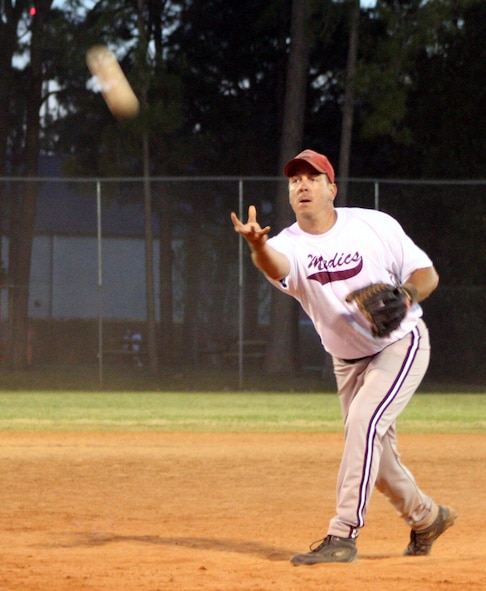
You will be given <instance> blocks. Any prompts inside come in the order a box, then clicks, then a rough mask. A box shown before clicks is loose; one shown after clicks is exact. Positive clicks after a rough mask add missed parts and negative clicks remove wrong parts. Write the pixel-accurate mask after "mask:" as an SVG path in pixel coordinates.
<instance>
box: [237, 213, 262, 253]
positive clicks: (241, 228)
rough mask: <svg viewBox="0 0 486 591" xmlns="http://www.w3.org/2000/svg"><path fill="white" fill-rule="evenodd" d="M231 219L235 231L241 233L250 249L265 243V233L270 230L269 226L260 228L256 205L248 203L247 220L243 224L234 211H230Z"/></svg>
mask: <svg viewBox="0 0 486 591" xmlns="http://www.w3.org/2000/svg"><path fill="white" fill-rule="evenodd" d="M231 221H232V222H233V226H234V228H235V232H238V234H241V235H242V236H243V238H245V240H246V241H247V242H248V244H249V245H250V247H251V248H252V249H257V250H258V248H259V247H261V246H263V245H264V244H265V242H266V241H267V235H268V233H269V232H270V226H265V228H262V227H261V226H260V224H259V223H258V222H257V215H256V207H255V206H254V205H250V207H249V208H248V221H247V222H246V224H244V223H243V222H242V221H241V220H240V219H239V218H238V216H237V215H236V213H235V212H234V211H232V212H231Z"/></svg>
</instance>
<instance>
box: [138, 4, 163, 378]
mask: <svg viewBox="0 0 486 591" xmlns="http://www.w3.org/2000/svg"><path fill="white" fill-rule="evenodd" d="M143 9H144V0H138V15H137V16H138V33H139V43H140V51H139V55H140V56H141V58H140V59H143V61H144V63H143V64H141V67H142V68H146V67H147V65H146V63H145V59H146V55H147V45H148V42H147V35H146V32H145V24H144V20H143ZM147 94H148V82H147V81H146V79H144V82H143V84H142V90H141V103H142V108H143V109H144V110H146V109H147ZM142 158H143V203H144V217H145V301H146V306H147V322H146V325H147V347H148V360H149V370H150V374H151V375H152V376H156V375H157V374H158V372H159V357H158V353H157V327H156V321H155V294H154V289H155V282H154V239H153V227H152V186H151V183H150V148H149V130H148V129H147V125H146V124H145V125H144V129H143V131H142Z"/></svg>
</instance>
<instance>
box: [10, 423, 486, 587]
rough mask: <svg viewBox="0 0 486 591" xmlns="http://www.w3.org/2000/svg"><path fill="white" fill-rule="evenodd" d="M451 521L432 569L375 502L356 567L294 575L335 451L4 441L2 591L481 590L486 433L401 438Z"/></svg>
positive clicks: (330, 479)
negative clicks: (452, 512) (294, 559)
mask: <svg viewBox="0 0 486 591" xmlns="http://www.w3.org/2000/svg"><path fill="white" fill-rule="evenodd" d="M399 442H400V446H401V452H402V458H403V460H404V461H405V463H406V464H407V465H409V467H410V468H412V470H413V471H414V472H415V475H416V477H417V480H418V481H419V484H420V486H421V487H422V488H423V489H424V490H426V491H427V492H428V493H429V494H431V495H432V496H433V497H434V498H436V499H437V500H438V501H440V502H442V503H445V504H451V505H453V506H454V507H455V508H456V509H457V511H458V513H459V518H458V520H457V522H456V525H455V526H454V527H453V528H452V529H451V530H449V531H448V532H447V533H446V534H445V535H444V536H443V537H442V538H441V539H440V540H439V541H438V542H437V544H436V545H435V547H434V550H433V553H432V554H431V555H430V556H428V557H403V556H401V553H402V551H403V549H404V547H405V546H406V544H407V542H408V528H407V527H406V525H405V524H403V523H402V522H401V520H400V519H399V518H398V517H397V515H396V514H395V512H394V510H393V509H392V508H391V507H390V506H389V505H388V503H387V502H386V501H385V500H384V499H383V498H382V497H381V496H380V495H379V493H377V492H376V493H375V495H374V496H373V499H372V503H371V508H370V512H369V515H368V524H367V526H366V527H365V528H364V529H363V531H362V533H361V536H360V538H359V541H358V547H359V553H360V558H359V561H358V562H357V563H355V564H350V565H349V564H348V565H346V564H342V565H339V564H337V565H318V566H315V567H299V568H295V567H293V566H292V565H290V563H289V562H288V559H289V557H290V556H291V555H292V554H293V553H295V552H300V551H303V550H306V549H307V547H308V545H309V543H310V542H312V541H313V540H314V539H317V538H319V537H322V535H323V534H324V533H325V527H326V525H327V522H328V519H329V518H330V517H331V516H332V514H333V506H334V481H335V476H336V471H337V468H338V460H339V456H340V451H341V445H342V437H341V436H340V435H328V434H265V435H258V434H245V435H238V434H224V435H221V434H164V433H150V434H149V433H146V434H119V433H118V434H90V433H83V434H78V433H68V434H61V433H52V434H32V435H30V434H8V433H4V434H0V469H1V475H2V480H1V489H0V490H1V492H0V515H1V528H0V552H1V563H0V589H2V591H16V590H22V591H37V590H39V591H40V590H42V591H46V590H49V591H59V590H66V591H67V590H69V591H78V590H83V591H84V590H93V591H105V590H110V591H128V590H133V591H135V590H136V591H176V590H177V591H186V590H187V591H189V590H190V591H193V590H194V591H197V590H203V591H222V590H224V591H240V590H241V591H243V590H244V591H294V590H295V591H311V590H312V591H315V590H316V589H325V590H326V591H350V590H360V591H368V590H371V589H373V590H385V589H386V591H411V590H417V591H419V590H420V591H429V590H430V591H432V590H434V591H437V590H441V589H443V590H447V591H459V590H460V591H464V590H465V589H466V590H467V591H475V590H483V589H486V530H485V527H484V516H485V515H486V495H485V494H484V490H485V489H486V484H485V478H486V476H485V470H484V467H485V456H486V435H462V436H461V435H440V436H437V435H434V436H432V435H419V436H417V435H401V436H400V439H399Z"/></svg>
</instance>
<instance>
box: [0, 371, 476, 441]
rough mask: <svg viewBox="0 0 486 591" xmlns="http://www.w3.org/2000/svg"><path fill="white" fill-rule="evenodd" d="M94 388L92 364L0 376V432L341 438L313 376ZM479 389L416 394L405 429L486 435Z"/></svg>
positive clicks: (334, 402) (154, 381)
mask: <svg viewBox="0 0 486 591" xmlns="http://www.w3.org/2000/svg"><path fill="white" fill-rule="evenodd" d="M105 379H106V383H105V387H104V388H103V389H102V390H100V388H99V384H98V374H97V368H96V366H89V367H68V366H64V367H48V368H35V369H33V370H29V371H26V372H18V373H8V372H3V373H0V429H1V430H2V431H10V432H12V431H23V432H27V431H35V432H41V431H134V432H135V431H138V432H142V431H161V432H177V431H186V432H219V433H222V432H269V433H270V432H272V433H278V432H341V430H342V424H341V416H340V411H339V403H338V399H337V396H336V394H335V387H334V385H333V384H324V383H323V381H322V379H321V378H320V377H319V376H315V375H311V376H304V377H298V378H295V379H293V380H292V381H289V380H285V381H284V380H282V381H281V382H276V381H275V380H272V381H270V380H266V379H265V378H264V377H262V376H261V375H259V374H253V375H250V376H249V377H248V379H247V385H248V388H247V389H246V390H244V391H239V390H238V388H237V376H236V372H234V371H233V372H229V373H217V372H208V371H204V372H202V373H201V372H196V371H194V372H192V373H191V372H187V373H183V372H181V371H173V372H172V373H169V372H165V373H163V374H162V375H161V376H160V377H158V378H151V377H150V376H149V375H147V372H144V371H138V370H133V368H127V367H123V366H121V367H107V368H106V371H105ZM483 392H485V391H484V390H481V389H478V388H476V389H471V391H467V390H462V389H461V390H460V391H453V390H451V389H450V386H449V387H448V388H447V389H446V388H444V390H443V391H440V390H439V389H437V388H433V389H431V390H429V391H427V390H425V391H419V392H418V393H417V394H416V395H415V396H414V398H413V399H412V401H411V403H410V404H409V406H408V407H407V409H406V410H405V412H404V413H403V414H402V416H401V417H400V421H399V429H400V430H401V431H402V432H422V433H441V432H457V433H482V432H485V431H486V395H484V394H483Z"/></svg>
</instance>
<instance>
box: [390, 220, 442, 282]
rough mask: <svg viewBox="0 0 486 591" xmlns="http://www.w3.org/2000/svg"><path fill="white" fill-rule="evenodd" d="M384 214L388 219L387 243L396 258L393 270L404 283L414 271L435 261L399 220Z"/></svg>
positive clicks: (429, 265) (399, 280) (394, 258)
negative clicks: (411, 236)
mask: <svg viewBox="0 0 486 591" xmlns="http://www.w3.org/2000/svg"><path fill="white" fill-rule="evenodd" d="M384 215H385V216H386V218H387V221H388V224H387V228H388V231H387V232H386V234H385V236H386V243H387V247H388V248H389V249H390V253H391V254H392V258H393V260H394V264H393V268H392V269H391V271H392V272H393V275H394V276H395V277H396V279H397V281H398V282H399V283H404V282H405V281H406V280H407V279H408V278H409V277H410V275H411V274H412V273H413V272H414V271H416V270H417V269H425V268H427V267H432V266H433V263H432V260H431V259H430V257H429V256H428V255H427V254H426V253H425V251H424V250H422V249H421V248H420V247H419V246H418V245H417V244H416V243H415V242H414V241H413V240H412V238H410V236H408V234H406V233H405V231H404V229H403V228H402V226H401V225H400V223H399V222H397V221H396V220H395V219H394V218H392V217H391V216H388V215H387V214H384Z"/></svg>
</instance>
